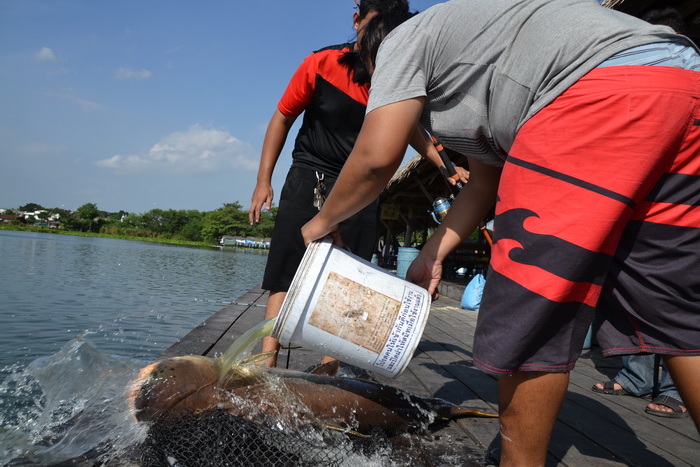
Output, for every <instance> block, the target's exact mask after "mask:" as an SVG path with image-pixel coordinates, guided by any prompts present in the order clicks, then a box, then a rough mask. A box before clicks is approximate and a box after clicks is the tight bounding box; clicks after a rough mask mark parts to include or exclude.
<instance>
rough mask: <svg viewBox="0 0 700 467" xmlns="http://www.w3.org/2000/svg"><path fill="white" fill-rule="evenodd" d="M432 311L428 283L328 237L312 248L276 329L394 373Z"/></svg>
mask: <svg viewBox="0 0 700 467" xmlns="http://www.w3.org/2000/svg"><path fill="white" fill-rule="evenodd" d="M429 311H430V295H429V294H428V291H427V290H425V289H423V288H422V287H419V286H417V285H415V284H412V283H410V282H407V281H405V280H403V279H400V278H398V277H396V276H395V275H393V274H390V273H388V272H386V271H385V270H383V269H381V268H380V267H378V266H376V265H374V264H372V263H370V262H368V261H365V260H363V259H362V258H359V257H357V256H355V255H353V254H351V253H349V252H347V251H345V250H343V249H341V248H338V247H336V246H334V245H333V244H332V242H331V240H330V239H328V238H326V239H324V240H322V241H318V242H313V243H312V244H310V245H309V247H308V248H307V250H306V253H305V254H304V258H303V259H302V261H301V264H300V265H299V269H297V272H296V274H295V275H294V279H293V280H292V284H291V286H290V289H289V292H288V293H287V296H286V298H285V300H284V303H283V304H282V308H281V310H280V313H279V316H278V317H277V321H276V323H275V327H274V329H273V330H272V336H273V337H275V338H277V339H279V341H280V342H281V343H282V345H299V346H302V347H307V348H312V349H314V350H316V351H318V352H320V353H322V354H323V355H328V356H331V357H335V358H337V359H338V360H340V361H343V362H346V363H350V364H352V365H355V366H358V367H360V368H364V369H365V370H368V371H373V372H376V373H380V374H382V375H385V376H389V377H395V376H398V375H399V374H401V372H402V371H403V370H404V369H405V368H406V366H407V365H408V362H409V361H410V360H411V358H412V357H413V352H414V351H415V349H416V347H417V346H418V342H419V341H420V338H421V336H422V335H423V329H424V328H425V323H426V321H427V320H428V313H429Z"/></svg>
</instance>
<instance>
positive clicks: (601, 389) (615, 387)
mask: <svg viewBox="0 0 700 467" xmlns="http://www.w3.org/2000/svg"><path fill="white" fill-rule="evenodd" d="M594 386H595V387H596V388H598V389H600V391H601V392H603V389H607V388H604V387H603V383H595V384H594ZM612 388H613V390H614V391H624V388H623V387H622V386H620V385H619V384H617V381H615V383H614V384H613V387H612Z"/></svg>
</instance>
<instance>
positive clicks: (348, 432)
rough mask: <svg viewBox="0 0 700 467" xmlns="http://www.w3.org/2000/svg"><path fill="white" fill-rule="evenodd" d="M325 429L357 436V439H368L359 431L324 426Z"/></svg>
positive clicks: (336, 426) (368, 436) (335, 426)
mask: <svg viewBox="0 0 700 467" xmlns="http://www.w3.org/2000/svg"><path fill="white" fill-rule="evenodd" d="M326 429H328V430H331V431H339V432H340V433H345V434H347V435H352V436H357V437H358V438H365V439H366V438H370V435H365V434H362V433H360V432H359V431H354V430H348V429H347V428H343V427H342V426H338V425H326Z"/></svg>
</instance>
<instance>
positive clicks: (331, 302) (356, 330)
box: [308, 272, 401, 354]
mask: <svg viewBox="0 0 700 467" xmlns="http://www.w3.org/2000/svg"><path fill="white" fill-rule="evenodd" d="M400 308H401V302H399V301H398V300H395V299H393V298H391V297H387V296H386V295H384V294H381V293H379V292H377V291H376V290H374V289H370V288H369V287H367V286H365V285H363V284H360V283H358V282H355V281H353V280H350V279H348V278H347V277H344V276H341V275H340V274H338V273H336V272H330V274H329V275H328V279H327V281H326V283H325V285H324V286H323V290H322V291H321V293H320V295H319V298H318V302H317V303H316V306H315V307H314V309H313V311H312V312H311V316H310V317H309V321H308V324H310V325H311V326H314V327H316V328H319V329H321V330H323V331H326V332H328V333H330V334H333V335H334V336H337V337H339V338H341V339H343V340H345V341H348V342H351V343H353V344H355V345H357V346H359V347H362V348H364V349H367V350H369V351H372V352H374V353H376V354H379V352H381V351H382V349H383V348H384V347H385V344H386V342H387V339H388V338H389V335H390V334H391V332H392V329H393V327H394V322H395V321H396V317H397V316H398V315H399V310H400Z"/></svg>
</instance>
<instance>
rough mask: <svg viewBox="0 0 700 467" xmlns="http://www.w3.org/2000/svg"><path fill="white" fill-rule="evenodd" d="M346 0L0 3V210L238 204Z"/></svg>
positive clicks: (338, 28) (337, 30) (419, 1)
mask: <svg viewBox="0 0 700 467" xmlns="http://www.w3.org/2000/svg"><path fill="white" fill-rule="evenodd" d="M436 3H440V2H439V1H428V0H415V1H413V2H411V8H412V9H417V10H419V11H422V10H425V9H426V8H428V7H429V6H431V5H433V4H436ZM353 7H354V2H353V0H301V1H296V2H288V1H281V0H250V1H234V0H227V1H224V0H211V1H203V2H194V1H189V2H185V1H172V0H170V1H164V0H151V1H142V0H141V1H135V0H120V1H110V2H97V1H90V0H81V1H78V0H44V1H42V0H0V109H2V111H1V112H0V172H1V173H2V179H1V181H0V208H17V207H19V206H20V205H23V204H26V203H37V204H41V205H43V206H45V207H62V208H64V209H71V210H75V209H77V208H78V207H79V206H81V205H83V204H85V203H95V204H97V206H98V208H99V209H101V210H105V211H119V210H125V211H129V212H135V213H144V212H147V211H149V210H151V209H154V208H160V209H197V210H200V211H210V210H214V209H217V208H218V207H220V206H222V205H223V204H224V203H228V202H235V201H238V202H240V203H241V205H243V206H244V207H245V208H248V207H249V205H250V197H251V194H252V191H253V188H254V186H255V179H256V174H257V168H258V161H259V155H260V150H261V148H262V141H263V137H264V134H265V129H266V127H267V123H268V121H269V118H270V116H271V115H272V113H273V111H274V109H275V108H276V104H277V101H278V100H279V98H280V96H281V95H282V92H283V91H284V88H285V87H286V85H287V83H288V81H289V78H290V77H291V76H292V73H293V72H294V70H295V69H296V67H297V66H298V65H299V63H300V62H301V61H302V60H303V58H304V57H305V56H306V55H307V54H308V53H310V52H311V51H312V50H315V49H318V48H321V47H323V46H326V45H330V44H335V43H341V42H345V41H348V40H351V39H352V38H353V32H354V31H353V29H352V14H353V12H354V11H355V10H354V9H353ZM300 122H301V118H299V119H298V121H297V124H296V125H295V127H294V128H293V129H292V131H291V132H290V137H289V138H288V141H287V145H286V146H285V149H284V151H283V153H282V156H281V157H280V160H279V162H278V165H277V168H276V170H275V177H274V179H273V186H274V188H275V204H276V202H277V201H278V198H277V196H278V195H279V192H280V190H281V186H282V183H283V181H284V176H285V174H286V172H287V169H288V167H289V165H290V163H291V155H290V154H291V149H292V146H293V140H294V136H295V135H296V132H297V130H298V126H299V123H300Z"/></svg>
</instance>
